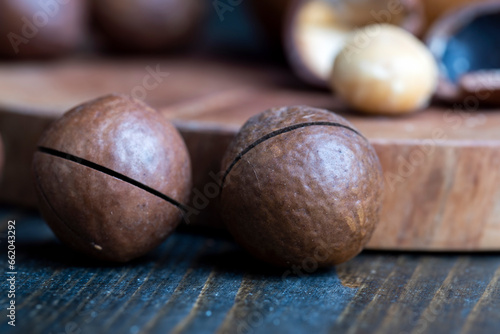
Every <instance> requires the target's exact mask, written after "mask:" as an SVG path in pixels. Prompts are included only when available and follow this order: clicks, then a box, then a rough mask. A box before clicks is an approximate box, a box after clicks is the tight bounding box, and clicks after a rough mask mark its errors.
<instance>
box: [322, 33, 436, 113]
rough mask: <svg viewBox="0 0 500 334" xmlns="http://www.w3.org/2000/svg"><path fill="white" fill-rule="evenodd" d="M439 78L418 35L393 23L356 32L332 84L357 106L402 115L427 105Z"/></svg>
mask: <svg viewBox="0 0 500 334" xmlns="http://www.w3.org/2000/svg"><path fill="white" fill-rule="evenodd" d="M437 80H438V70H437V65H436V62H435V60H434V58H433V57H432V55H431V53H430V52H429V50H428V49H427V48H426V46H425V45H424V44H422V43H421V42H420V41H419V40H418V39H417V38H416V37H414V36H413V35H411V34H410V33H408V32H407V31H405V30H403V29H401V28H398V27H396V26H393V25H388V24H380V25H371V26H367V27H364V28H362V29H359V30H356V31H355V32H353V33H352V34H351V36H350V37H349V38H348V39H347V41H346V44H345V46H344V47H343V49H342V50H341V51H340V53H339V55H338V56H337V58H336V59H335V63H334V66H333V70H332V74H331V86H332V87H333V89H334V91H335V92H337V93H338V94H339V95H340V96H341V97H342V98H343V99H345V100H346V101H347V102H348V103H349V104H350V105H351V106H352V107H353V108H355V109H357V110H359V111H363V112H366V113H377V114H399V113H408V112H412V111H415V110H417V109H421V108H423V107H425V106H426V105H427V104H428V102H429V99H430V97H431V96H432V94H433V93H434V91H435V89H436V85H437Z"/></svg>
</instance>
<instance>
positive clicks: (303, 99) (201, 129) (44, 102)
mask: <svg viewBox="0 0 500 334" xmlns="http://www.w3.org/2000/svg"><path fill="white" fill-rule="evenodd" d="M155 70H158V71H160V72H161V73H163V72H168V76H167V75H163V77H161V78H159V80H157V82H156V85H154V88H152V89H145V88H144V87H150V86H151V85H152V84H153V83H155V82H154V80H152V79H151V77H152V75H151V72H152V71H153V72H154V71H155ZM147 78H149V79H147ZM138 87H139V88H138ZM141 87H142V89H144V92H145V98H146V100H147V102H149V103H150V104H152V105H153V106H154V107H156V108H158V109H159V110H160V111H161V112H162V113H163V114H164V115H165V117H167V118H168V119H170V120H172V121H173V122H174V124H175V125H176V126H177V127H178V128H179V130H180V131H181V133H182V135H183V136H184V138H185V140H186V142H187V145H188V148H189V150H190V154H191V158H192V160H193V166H194V180H195V186H194V188H195V190H196V191H197V192H198V193H199V194H200V195H198V197H196V196H195V197H194V198H193V202H192V206H193V207H195V208H196V210H195V211H196V214H194V215H192V217H191V219H190V221H191V222H192V223H193V224H208V225H212V226H214V225H215V226H217V225H219V219H218V217H217V214H216V210H215V204H216V199H214V197H213V196H208V195H207V194H209V193H207V192H209V191H210V189H209V188H210V187H211V186H212V184H213V183H214V182H215V181H214V177H213V175H214V174H217V173H218V172H219V170H218V169H219V162H220V160H221V157H222V155H223V153H224V151H225V148H226V147H227V145H228V143H229V142H230V140H231V138H232V137H233V136H234V134H235V133H236V132H237V131H238V129H239V127H240V126H241V125H242V124H243V123H244V122H245V121H246V120H247V119H248V118H249V117H250V116H252V115H254V114H257V113H259V112H261V111H263V110H265V109H268V108H270V107H273V106H281V105H292V104H305V105H311V106H314V107H320V108H327V109H330V110H334V111H336V112H338V113H340V114H342V115H343V116H345V117H346V118H348V119H349V120H350V121H351V122H352V123H354V125H355V126H356V127H357V128H358V129H359V130H360V131H361V132H362V133H363V134H364V135H365V136H366V137H367V138H368V139H369V140H370V142H371V143H372V144H373V145H374V147H375V149H376V150H377V153H378V155H379V157H380V160H381V162H382V167H383V170H384V177H385V181H386V193H385V197H384V206H383V210H382V217H381V222H380V225H379V227H378V228H377V230H376V232H375V234H374V236H373V238H372V240H371V242H370V243H369V245H368V247H369V248H372V249H404V250H444V251H446V250H472V251H474V250H500V187H499V185H500V171H499V169H498V165H499V162H500V131H499V129H500V111H498V110H482V109H479V110H469V109H471V108H472V109H474V108H473V107H475V106H476V104H475V102H478V101H471V100H467V101H464V103H465V105H462V106H460V105H457V106H455V107H454V108H452V109H450V108H447V107H438V106H435V107H431V108H429V109H427V110H424V111H423V112H420V113H416V114H414V115H408V116H405V117H400V118H389V117H363V116H361V115H358V114H355V113H352V112H350V111H349V110H348V109H347V108H346V107H345V106H344V105H343V104H342V103H341V102H340V101H339V100H338V99H336V98H334V97H332V96H331V95H330V94H329V93H328V92H322V91H311V90H307V89H305V88H304V87H302V86H300V84H299V83H298V82H297V81H296V79H294V78H293V76H292V75H291V74H290V73H288V72H287V71H284V70H280V69H276V68H267V67H266V68H262V67H260V68H259V67H255V66H241V65H234V64H221V63H216V62H211V61H205V60H196V59H194V60H193V59H191V60H169V61H165V60H156V59H149V60H142V61H137V60H136V61H134V62H130V61H128V62H127V61H121V62H118V61H113V62H111V61H102V60H93V61H82V60H80V61H67V62H63V63H53V64H50V65H44V66H39V65H37V64H32V65H25V64H19V65H9V66H8V67H7V66H3V67H0V133H2V136H3V138H4V141H5V144H6V154H7V164H6V168H5V174H4V178H3V181H2V183H1V184H0V188H1V189H2V191H1V192H0V200H1V201H4V202H9V203H15V204H22V205H25V206H34V203H35V199H34V195H33V192H32V191H31V189H32V185H31V180H30V176H29V175H30V163H31V157H32V152H33V149H34V146H35V143H36V141H37V138H38V136H39V135H40V133H41V132H42V130H43V128H44V127H46V126H47V124H49V123H50V121H51V120H53V119H55V118H56V117H57V116H58V115H60V114H62V113H63V112H64V111H65V110H67V109H69V108H70V107H72V106H74V105H76V104H78V103H81V102H82V101H85V100H87V99H90V98H94V97H97V96H99V95H103V94H106V93H110V92H120V93H129V94H130V93H134V92H138V91H140V90H141ZM467 108H468V109H467ZM207 189H208V190H207ZM195 195H196V192H195Z"/></svg>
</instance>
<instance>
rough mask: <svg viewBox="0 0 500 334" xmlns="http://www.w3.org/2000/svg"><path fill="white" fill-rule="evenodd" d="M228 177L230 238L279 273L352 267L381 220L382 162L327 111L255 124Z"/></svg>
mask: <svg viewBox="0 0 500 334" xmlns="http://www.w3.org/2000/svg"><path fill="white" fill-rule="evenodd" d="M222 171H223V175H224V177H223V180H222V184H221V188H222V191H221V195H220V199H221V203H220V204H221V214H222V217H223V220H224V222H225V224H226V226H227V228H228V230H229V232H230V233H231V234H232V235H233V236H234V238H235V239H236V241H237V242H238V243H239V244H240V245H241V246H243V247H244V248H245V249H246V250H247V251H248V252H249V253H251V254H253V255H254V256H255V257H257V258H259V259H261V260H263V261H266V262H269V263H272V264H275V265H278V266H289V265H310V266H311V265H313V266H316V267H321V266H329V265H335V264H338V263H341V262H344V261H347V260H349V259H351V258H352V257H354V256H355V255H357V254H358V253H359V252H360V251H361V250H362V249H363V246H364V245H365V244H366V243H367V242H368V240H369V239H370V236H371V235H372V232H373V230H374V227H375V225H376V224H377V222H378V219H379V210H380V206H381V201H382V193H383V181H382V172H381V166H380V162H379V160H378V157H377V155H376V153H375V151H374V149H373V148H372V146H371V145H370V143H369V142H368V140H367V139H366V138H364V137H363V136H362V135H361V134H360V133H359V132H358V131H357V130H355V129H354V128H353V126H352V125H351V124H350V123H349V122H348V121H347V120H345V119H344V118H342V117H340V116H338V115H336V114H334V113H333V112H329V111H327V110H322V109H315V108H311V107H306V106H294V107H282V108H273V109H270V110H267V111H265V112H263V113H261V114H259V115H256V116H254V117H252V118H250V119H249V120H248V121H247V123H246V124H245V125H244V126H243V128H242V129H241V130H240V132H239V133H238V135H237V136H236V138H235V139H234V140H233V142H232V143H231V145H230V146H229V148H228V150H227V152H226V154H225V155H224V158H223V161H222ZM306 263H307V264H306Z"/></svg>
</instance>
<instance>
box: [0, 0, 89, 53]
mask: <svg viewBox="0 0 500 334" xmlns="http://www.w3.org/2000/svg"><path fill="white" fill-rule="evenodd" d="M86 19H87V1H86V0H47V1H39V0H0V53H1V54H3V55H7V56H11V57H23V58H25V57H51V56H58V55H62V54H64V53H67V52H70V51H73V50H75V49H76V48H78V47H79V46H80V45H81V44H82V43H83V41H84V38H85V36H86V31H87V30H86V29H87V28H86V23H87V22H86Z"/></svg>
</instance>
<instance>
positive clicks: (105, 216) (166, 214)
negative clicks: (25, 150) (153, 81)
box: [33, 95, 191, 262]
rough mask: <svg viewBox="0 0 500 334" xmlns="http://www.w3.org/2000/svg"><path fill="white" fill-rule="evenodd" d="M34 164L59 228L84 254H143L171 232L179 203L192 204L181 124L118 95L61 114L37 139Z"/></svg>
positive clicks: (48, 214)
mask: <svg viewBox="0 0 500 334" xmlns="http://www.w3.org/2000/svg"><path fill="white" fill-rule="evenodd" d="M52 151H53V152H56V153H58V154H59V155H58V154H52ZM70 156H71V158H70ZM93 164H95V165H96V166H94V165H93ZM33 171H34V177H35V183H36V188H37V193H38V197H39V200H40V209H41V212H42V214H43V216H44V217H45V219H46V220H47V223H48V224H49V226H50V227H51V228H52V230H53V231H54V233H55V234H56V235H57V236H58V237H59V238H60V239H61V240H62V241H63V242H64V243H66V244H67V245H69V246H70V247H72V248H74V249H76V250H78V251H80V252H82V253H86V254H88V255H92V256H94V257H97V258H100V259H104V260H111V261H120V262H125V261H128V260H131V259H133V258H136V257H138V256H141V255H143V254H145V253H146V252H148V251H149V250H151V249H153V248H154V247H156V246H157V245H158V244H160V243H161V242H162V241H163V240H164V239H165V238H166V237H167V236H168V235H169V234H170V233H171V232H172V231H173V229H174V228H175V227H176V226H177V224H178V223H179V221H180V218H181V214H182V213H181V210H180V208H179V207H178V206H176V203H178V204H181V205H182V204H185V203H187V200H188V197H189V192H190V187H191V165H190V160H189V155H188V152H187V149H186V146H185V144H184V142H183V140H182V138H181V136H180V134H179V133H178V131H177V130H176V129H175V128H174V127H173V125H172V124H170V123H169V122H168V121H166V120H165V119H164V118H163V116H161V114H159V113H158V112H156V111H155V110H153V109H151V108H149V107H148V106H147V105H145V104H144V103H142V102H140V101H138V100H134V99H131V98H128V97H126V96H121V95H110V96H106V97H103V98H100V99H97V100H94V101H91V102H88V103H86V104H83V105H81V106H78V107H76V108H74V109H72V110H70V111H69V112H68V113H66V114H65V115H64V116H63V117H62V118H61V119H59V120H58V121H56V122H55V123H54V124H53V125H52V126H51V127H50V128H49V129H48V131H47V132H46V133H45V134H44V135H43V137H42V138H41V139H40V141H39V150H38V151H37V152H36V153H35V157H34V161H33ZM115 173H116V174H115ZM121 176H124V178H121ZM127 178H128V179H131V180H133V181H134V182H138V183H140V184H142V185H144V186H145V187H146V188H141V187H139V186H137V185H135V184H132V183H131V182H128V179H127ZM149 189H152V190H153V191H157V192H159V193H161V194H163V195H165V196H167V197H168V198H170V199H172V200H174V201H175V202H174V203H171V202H168V201H166V200H165V199H164V198H161V197H159V196H158V195H157V194H155V193H154V192H153V191H149Z"/></svg>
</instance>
